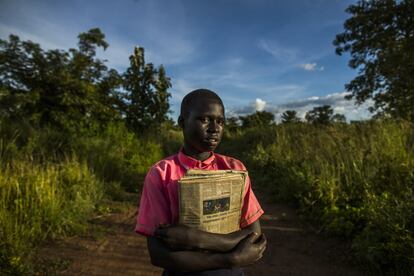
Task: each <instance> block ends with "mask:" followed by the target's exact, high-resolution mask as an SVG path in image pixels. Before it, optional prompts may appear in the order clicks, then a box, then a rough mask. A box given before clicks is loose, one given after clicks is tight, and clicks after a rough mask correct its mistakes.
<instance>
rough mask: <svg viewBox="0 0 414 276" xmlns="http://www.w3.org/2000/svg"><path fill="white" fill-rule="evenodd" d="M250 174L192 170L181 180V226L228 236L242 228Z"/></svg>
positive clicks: (232, 171)
mask: <svg viewBox="0 0 414 276" xmlns="http://www.w3.org/2000/svg"><path fill="white" fill-rule="evenodd" d="M246 177H247V172H245V171H235V170H217V171H205V170H188V171H187V173H186V175H185V176H184V177H183V178H182V179H181V180H180V181H178V185H179V208H180V213H179V223H180V224H184V225H187V226H189V227H196V228H198V229H200V230H203V231H207V232H211V233H220V234H227V233H231V232H234V231H237V230H239V229H240V216H241V209H242V203H243V192H244V187H245V183H246Z"/></svg>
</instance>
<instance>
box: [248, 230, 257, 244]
mask: <svg viewBox="0 0 414 276" xmlns="http://www.w3.org/2000/svg"><path fill="white" fill-rule="evenodd" d="M258 237H259V234H257V233H256V232H253V233H251V234H249V236H248V239H249V241H250V242H251V243H254V242H255V241H256V240H257V239H258Z"/></svg>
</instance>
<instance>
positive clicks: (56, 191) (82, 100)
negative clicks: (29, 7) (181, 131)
mask: <svg viewBox="0 0 414 276" xmlns="http://www.w3.org/2000/svg"><path fill="white" fill-rule="evenodd" d="M78 38H79V43H78V49H69V51H63V50H49V51H44V50H42V49H41V47H40V45H38V44H36V43H34V42H31V41H20V39H19V38H18V37H17V36H14V35H11V36H10V38H9V41H6V40H0V61H1V62H0V200H1V202H0V271H1V272H2V273H5V274H12V275H19V274H31V273H32V271H31V268H32V266H31V261H30V260H31V257H32V254H31V253H32V249H33V248H34V247H35V246H36V245H38V244H39V243H40V242H42V241H43V240H45V239H50V238H56V237H62V236H65V235H70V234H74V233H79V232H82V231H83V230H84V228H85V225H86V221H87V219H88V218H90V217H91V216H92V215H93V213H96V212H101V211H102V210H104V209H105V208H104V205H103V204H104V201H103V200H104V199H106V198H111V199H114V200H118V199H121V195H122V191H124V190H126V191H132V192H136V191H138V190H139V189H140V185H141V183H142V180H143V177H144V175H145V173H146V172H147V170H148V168H149V167H150V166H151V165H152V164H153V163H155V162H156V161H158V160H159V159H161V158H162V157H163V156H164V154H165V152H164V150H165V151H169V152H171V151H172V150H175V151H176V150H177V149H178V147H177V148H174V147H176V145H175V144H171V145H169V146H162V145H161V141H162V140H163V139H164V137H168V135H172V134H171V133H169V132H168V131H167V130H166V126H168V122H169V121H168V120H167V117H166V115H167V113H168V110H169V105H168V98H169V97H170V94H169V93H168V91H167V89H168V88H169V87H170V86H171V85H170V83H169V78H168V77H167V76H166V72H165V69H164V68H163V67H162V66H160V67H159V68H158V69H157V70H156V69H154V66H153V65H152V64H146V63H145V62H144V51H143V49H142V48H137V49H135V52H134V54H133V55H132V56H131V58H130V60H131V68H128V69H127V71H126V73H124V74H120V73H118V72H117V71H116V70H114V69H108V68H107V67H106V66H105V65H104V62H103V61H102V60H99V59H97V58H96V57H95V54H96V49H97V47H102V48H104V49H105V48H107V47H108V44H107V43H106V42H105V40H104V38H105V36H104V34H103V33H101V31H100V30H99V29H91V30H89V31H88V32H87V33H82V34H80V35H79V37H78ZM137 59H139V61H140V62H141V63H139V64H138V63H136V60H137ZM122 89H123V90H122ZM149 120H151V121H152V124H151V125H149V124H148V121H149ZM137 122H138V123H137ZM139 123H141V124H139ZM143 124H145V125H146V126H147V127H146V128H145V130H146V134H145V135H144V134H143V132H142V131H143V130H144V128H143V127H142V126H143ZM149 127H151V130H154V131H161V135H160V134H157V135H154V134H152V133H151V131H149ZM138 133H139V134H140V135H138Z"/></svg>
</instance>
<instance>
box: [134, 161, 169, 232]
mask: <svg viewBox="0 0 414 276" xmlns="http://www.w3.org/2000/svg"><path fill="white" fill-rule="evenodd" d="M161 224H171V212H170V209H169V205H168V200H167V199H166V196H165V193H164V188H163V181H162V177H161V173H160V172H159V170H158V169H157V168H156V167H153V168H152V169H151V170H150V171H149V172H148V174H147V176H146V177H145V181H144V187H143V190H142V194H141V200H140V204H139V209H138V216H137V224H136V227H135V232H137V233H139V234H142V235H145V236H152V235H154V230H155V229H156V228H158V227H159V226H160V225H161Z"/></svg>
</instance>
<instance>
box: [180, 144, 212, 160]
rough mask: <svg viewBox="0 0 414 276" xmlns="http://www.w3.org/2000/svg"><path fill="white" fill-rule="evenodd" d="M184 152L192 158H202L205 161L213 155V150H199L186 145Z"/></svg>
mask: <svg viewBox="0 0 414 276" xmlns="http://www.w3.org/2000/svg"><path fill="white" fill-rule="evenodd" d="M183 152H184V153H185V154H186V155H188V156H191V157H192V158H194V159H197V160H200V161H204V160H206V159H207V158H209V157H210V156H211V151H205V152H198V151H196V150H194V149H191V147H188V146H186V145H184V147H183Z"/></svg>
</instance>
